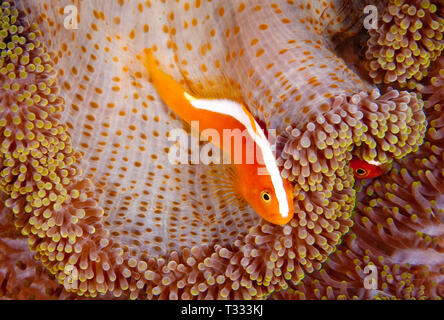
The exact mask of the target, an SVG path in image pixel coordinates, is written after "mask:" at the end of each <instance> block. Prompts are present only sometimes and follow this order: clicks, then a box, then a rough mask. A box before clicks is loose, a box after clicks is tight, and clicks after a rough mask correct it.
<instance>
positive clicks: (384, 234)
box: [274, 58, 444, 299]
mask: <svg viewBox="0 0 444 320" xmlns="http://www.w3.org/2000/svg"><path fill="white" fill-rule="evenodd" d="M443 70H444V59H443V58H440V60H439V61H438V62H436V63H435V65H434V67H433V69H432V71H431V74H430V76H429V77H428V79H427V81H426V83H427V85H425V86H421V88H420V91H421V93H422V94H423V95H424V98H425V107H424V111H425V113H426V115H427V119H428V120H429V128H428V130H427V134H426V137H425V142H424V144H423V145H422V146H421V147H420V149H419V150H418V151H417V152H415V153H412V154H410V155H408V156H406V157H405V158H403V159H401V160H399V161H395V163H394V165H393V169H392V170H391V172H390V173H389V174H388V175H386V176H383V177H381V178H379V179H377V180H375V181H373V182H372V183H371V184H369V185H367V186H365V187H364V188H363V190H362V192H361V193H360V194H359V195H358V199H357V207H356V213H355V215H354V219H353V222H354V225H353V227H352V231H351V232H350V233H349V234H347V235H346V236H344V237H343V243H342V244H341V245H340V246H338V249H337V251H336V252H335V253H334V254H332V255H331V256H330V257H329V260H328V262H326V263H325V264H324V265H323V267H322V269H321V270H320V271H315V272H314V273H312V274H309V275H308V274H307V275H306V276H305V278H304V280H303V282H302V283H300V284H298V285H297V286H294V287H293V288H290V289H289V290H287V291H283V292H281V293H279V294H276V296H274V298H285V299H322V298H327V299H369V298H372V299H394V298H397V299H442V297H443V294H444V277H443V275H444V268H443V266H444V260H443V258H442V254H443V252H444V229H443V222H444V210H443V208H442V200H443V192H444V185H443V183H442V179H443V175H444V166H443V164H444V162H443V159H444V140H443V139H444V135H443V134H442V133H441V131H442V127H443V123H444V122H443V120H444V117H443V116H444V113H443V102H444V96H443V92H444V91H443V89H444V86H443V85H444V73H443ZM371 265H373V266H375V267H376V272H377V273H376V274H377V278H376V279H377V280H376V281H377V283H376V287H375V288H374V289H372V288H365V281H366V278H367V279H368V277H369V275H370V273H369V271H368V270H366V268H368V266H371ZM351 266H352V267H351Z"/></svg>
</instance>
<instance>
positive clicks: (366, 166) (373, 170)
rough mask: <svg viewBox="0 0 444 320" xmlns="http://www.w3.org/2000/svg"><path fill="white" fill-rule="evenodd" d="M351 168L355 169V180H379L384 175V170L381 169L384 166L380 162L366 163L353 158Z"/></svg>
mask: <svg viewBox="0 0 444 320" xmlns="http://www.w3.org/2000/svg"><path fill="white" fill-rule="evenodd" d="M350 166H351V167H352V169H353V175H354V177H355V179H371V178H377V177H379V176H382V175H383V174H384V170H383V168H382V167H381V166H382V164H381V163H380V162H378V161H364V160H361V159H359V158H356V157H353V158H352V159H351V161H350Z"/></svg>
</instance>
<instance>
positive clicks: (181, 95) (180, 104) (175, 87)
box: [142, 49, 193, 122]
mask: <svg viewBox="0 0 444 320" xmlns="http://www.w3.org/2000/svg"><path fill="white" fill-rule="evenodd" d="M143 54H144V57H143V59H142V63H143V65H144V67H145V68H146V69H147V71H148V73H149V75H150V78H151V82H152V84H153V86H154V88H155V89H156V91H157V93H158V94H159V96H160V98H161V99H162V100H163V101H164V102H165V103H166V104H167V105H168V107H169V108H170V109H171V110H173V111H174V112H175V113H177V114H178V115H179V116H180V117H181V118H182V119H185V120H187V118H188V116H187V113H188V112H189V110H190V109H192V108H193V107H192V105H191V104H190V100H192V99H193V97H192V96H191V95H190V94H188V93H187V91H186V90H185V89H184V88H183V87H182V85H181V84H180V83H178V82H177V81H176V80H174V78H173V77H172V76H170V75H169V74H167V73H165V72H164V71H162V70H161V69H160V68H159V64H158V62H157V60H156V58H155V57H154V54H153V52H152V50H151V49H145V50H144V51H143ZM187 122H189V121H187Z"/></svg>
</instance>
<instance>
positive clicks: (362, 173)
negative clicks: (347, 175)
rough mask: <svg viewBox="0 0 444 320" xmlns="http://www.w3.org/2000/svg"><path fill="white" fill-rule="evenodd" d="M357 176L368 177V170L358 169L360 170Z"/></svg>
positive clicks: (357, 170)
mask: <svg viewBox="0 0 444 320" xmlns="http://www.w3.org/2000/svg"><path fill="white" fill-rule="evenodd" d="M356 174H357V175H358V176H363V175H366V174H367V170H365V169H363V168H358V169H356Z"/></svg>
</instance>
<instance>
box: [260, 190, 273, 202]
mask: <svg viewBox="0 0 444 320" xmlns="http://www.w3.org/2000/svg"><path fill="white" fill-rule="evenodd" d="M261 199H262V201H264V202H265V203H269V202H270V201H271V195H270V194H269V193H268V191H265V190H264V191H262V192H261Z"/></svg>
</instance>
